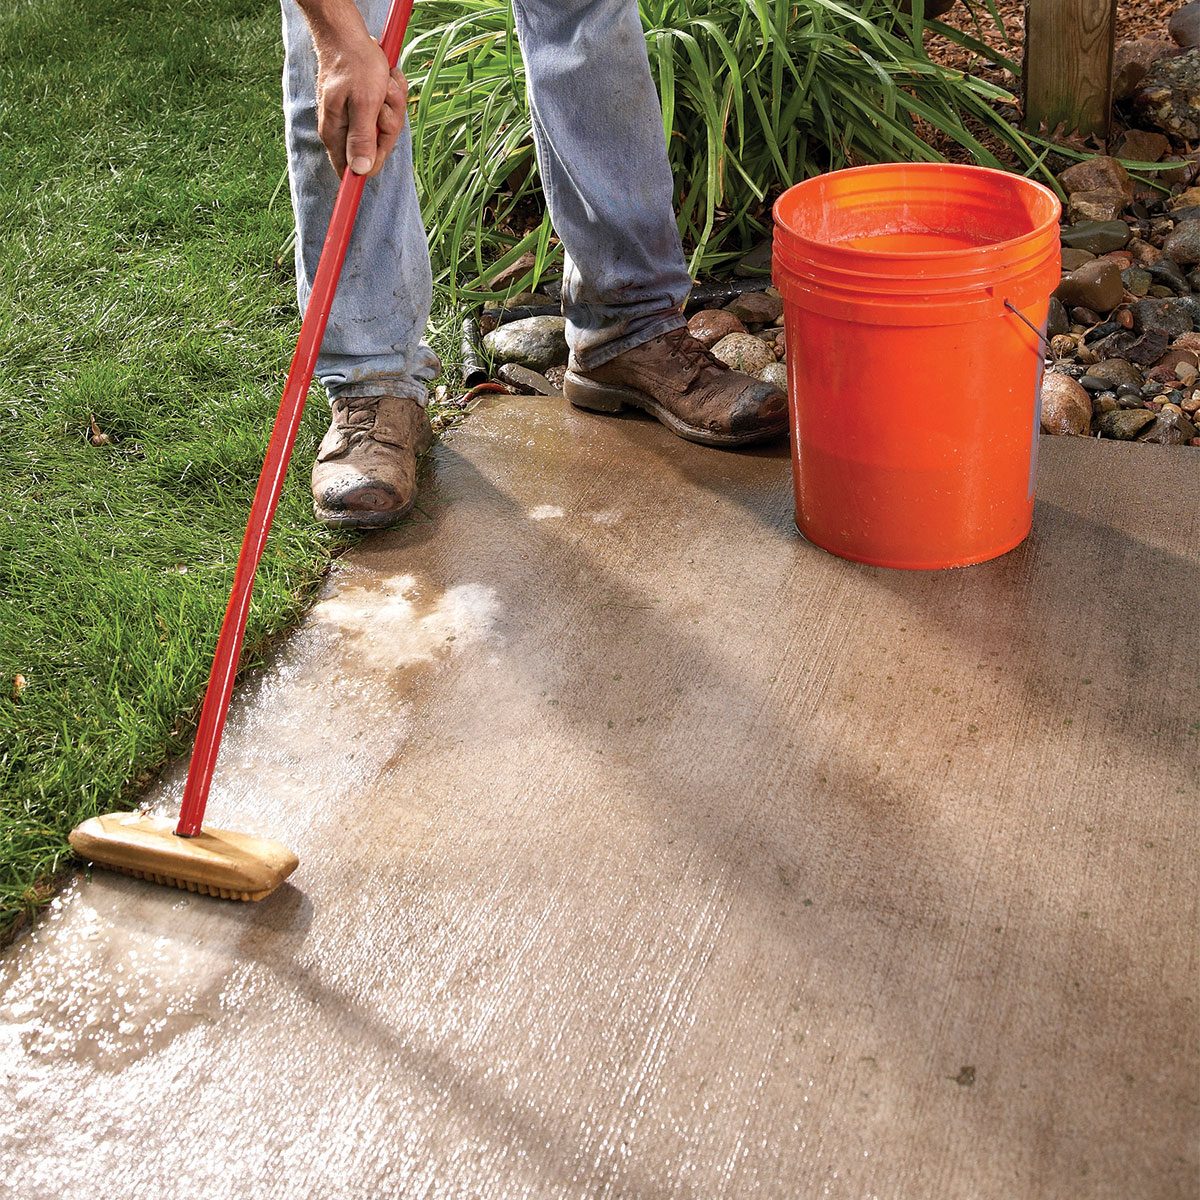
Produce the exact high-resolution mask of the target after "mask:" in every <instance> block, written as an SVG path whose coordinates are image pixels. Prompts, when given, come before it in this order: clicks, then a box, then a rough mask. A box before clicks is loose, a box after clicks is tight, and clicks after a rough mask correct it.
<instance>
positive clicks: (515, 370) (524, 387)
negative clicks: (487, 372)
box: [496, 363, 562, 396]
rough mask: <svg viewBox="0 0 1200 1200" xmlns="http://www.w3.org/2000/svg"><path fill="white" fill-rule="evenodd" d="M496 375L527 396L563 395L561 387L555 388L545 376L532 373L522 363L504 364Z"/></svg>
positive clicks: (536, 372)
mask: <svg viewBox="0 0 1200 1200" xmlns="http://www.w3.org/2000/svg"><path fill="white" fill-rule="evenodd" d="M547 369H549V368H547ZM496 374H497V375H498V376H499V377H500V378H501V379H502V380H503V381H504V382H505V383H507V384H510V385H511V386H513V387H515V388H516V389H517V390H518V391H521V392H525V393H527V394H529V393H537V394H538V395H539V396H560V395H562V388H561V387H555V385H554V384H552V383H551V382H550V380H549V379H547V378H546V377H545V375H543V374H541V373H540V372H538V371H531V370H530V369H529V368H528V367H523V366H521V365H520V363H504V364H503V365H502V366H501V367H500V369H499V370H498V371H497V372H496Z"/></svg>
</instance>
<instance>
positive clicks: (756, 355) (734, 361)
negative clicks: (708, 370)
mask: <svg viewBox="0 0 1200 1200" xmlns="http://www.w3.org/2000/svg"><path fill="white" fill-rule="evenodd" d="M712 352H713V354H714V355H715V356H716V357H717V358H718V359H720V360H721V362H723V363H724V364H725V365H726V366H727V367H732V368H733V369H734V370H735V371H744V372H745V373H746V374H747V375H757V374H758V372H759V371H761V370H762V369H763V367H765V366H767V365H768V364H770V363H773V362H774V361H775V355H774V354H772V353H771V351H770V350H769V349H768V348H767V346H766V345H765V344H764V343H763V342H762V341H761V339H759V338H756V337H755V336H754V335H753V334H752V333H730V334H727V335H726V336H725V337H723V338H722V339H721V340H720V341H719V342H718V343H717V344H716V345H715V346H714V347H713V348H712Z"/></svg>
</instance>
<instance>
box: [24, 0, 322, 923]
mask: <svg viewBox="0 0 1200 1200" xmlns="http://www.w3.org/2000/svg"><path fill="white" fill-rule="evenodd" d="M278 21H279V14H278V9H277V8H276V7H275V6H273V5H270V4H262V3H258V2H253V3H252V2H251V0H172V2H170V3H167V2H166V0H134V2H133V3H132V4H126V5H116V4H113V3H112V0H72V2H71V3H66V2H65V0H36V2H33V0H9V3H8V4H6V5H5V6H4V11H3V13H2V14H0V228H2V229H3V231H4V236H3V239H2V240H0V353H2V356H3V362H4V371H3V374H2V375H0V414H2V419H3V424H4V436H3V438H2V439H0V471H2V472H3V476H4V480H5V486H4V489H3V492H2V493H0V933H2V932H3V930H4V929H5V928H7V927H9V926H10V924H11V922H12V920H13V918H14V917H16V916H18V915H19V914H20V913H21V912H22V911H24V910H26V909H28V908H29V907H30V906H31V905H33V904H35V903H36V902H37V901H38V900H39V899H40V898H42V897H43V896H44V895H45V893H46V890H47V888H46V886H45V885H46V884H47V882H48V881H50V880H52V877H53V875H54V873H55V872H56V871H57V870H59V869H60V868H61V867H62V865H63V864H64V862H65V861H66V857H65V856H66V855H67V853H68V852H67V846H66V841H65V835H66V833H67V831H68V830H69V829H70V828H71V827H72V826H73V825H74V824H75V823H76V822H77V821H79V820H80V819H82V818H83V817H85V816H87V815H89V814H92V813H94V812H96V811H98V810H106V809H110V808H113V807H118V806H122V805H124V806H126V807H129V806H132V804H133V803H134V799H135V794H136V790H137V788H138V787H139V785H144V783H145V781H146V780H147V779H148V778H149V777H150V776H151V775H152V774H153V773H154V772H155V771H156V770H157V769H158V768H159V767H161V765H162V764H163V763H164V761H166V759H167V757H168V756H169V755H171V754H172V753H176V752H178V751H180V750H182V749H183V748H184V747H185V745H186V742H187V740H188V737H189V734H190V732H191V729H192V724H193V717H194V713H195V709H196V706H197V702H198V699H199V697H200V694H201V691H202V689H203V686H204V683H205V681H206V678H207V670H208V664H209V660H210V657H211V654H212V648H213V644H214V642H215V637H216V629H217V626H218V623H219V620H220V616H221V613H222V611H223V608H224V602H225V596H226V592H227V589H228V586H229V582H230V578H231V575H232V565H233V561H234V558H235V557H236V553H237V548H238V545H239V543H240V539H241V532H242V527H243V523H244V521H245V514H246V509H247V506H248V503H249V498H250V496H251V494H252V492H253V489H254V484H255V482H256V479H257V476H258V469H259V466H260V464H261V460H262V454H263V450H264V448H265V443H266V438H267V434H268V430H269V428H270V422H271V419H272V417H273V415H274V412H275V408H276V406H277V404H278V395H279V389H280V387H281V385H282V381H283V377H284V374H285V371H286V367H287V363H288V360H289V358H290V354H291V349H292V343H293V341H294V338H295V335H296V332H297V328H298V322H297V319H296V316H295V311H294V309H295V298H294V290H293V287H294V285H293V280H292V270H291V264H290V262H284V263H283V264H282V265H281V264H280V263H279V262H277V258H278V256H279V249H280V247H281V246H282V245H283V244H284V242H285V240H286V239H287V237H288V233H289V231H290V228H291V213H290V209H289V206H288V203H287V198H286V192H283V193H281V194H280V195H279V196H278V197H277V198H275V199H274V201H272V196H273V193H274V192H275V189H276V184H277V182H278V181H279V178H280V175H281V172H282V170H283V167H284V152H283V145H282V119H281V116H280V113H279V103H278V95H279V73H280V63H281V48H280V42H279V30H278ZM325 421H326V416H325V406H324V404H323V403H320V402H314V403H312V404H311V405H310V406H309V412H308V414H307V416H306V418H305V422H304V426H303V429H302V431H301V434H300V438H299V441H298V442H297V448H296V465H295V467H294V468H293V470H292V473H291V477H290V479H289V482H288V486H287V489H286V492H285V494H284V497H283V501H282V503H281V505H280V509H279V515H278V518H277V521H276V526H275V532H274V534H273V536H272V540H271V544H270V545H269V547H268V550H267V554H266V558H265V561H264V564H263V568H262V571H261V573H260V577H259V582H258V589H257V594H256V602H255V605H254V609H253V612H252V615H251V620H250V629H249V634H248V639H247V645H248V646H250V647H252V648H258V649H259V650H260V651H261V649H262V648H263V647H264V646H265V645H266V644H267V642H268V641H269V639H270V638H271V637H272V635H274V634H276V633H278V632H279V631H280V630H283V629H285V628H286V627H287V626H288V625H289V624H291V623H293V622H294V621H295V620H296V618H297V616H298V615H299V614H300V613H301V612H302V610H303V609H304V607H305V605H306V604H307V602H308V601H309V599H310V598H311V596H312V593H313V590H314V587H315V585H316V584H317V582H318V580H319V579H320V577H321V575H322V572H323V570H324V568H325V566H326V564H327V561H328V558H329V556H330V554H331V552H333V551H334V550H335V549H336V542H335V541H334V540H333V539H332V538H331V537H330V536H329V535H327V534H326V533H324V532H323V531H322V530H321V529H320V528H319V527H318V526H316V525H315V523H314V522H313V520H312V517H311V509H310V500H309V496H308V490H307V474H308V471H307V467H308V464H309V462H310V461H311V457H312V452H313V448H314V445H315V441H316V440H317V439H318V438H319V437H320V434H321V432H322V430H323V426H324V423H325ZM97 443H99V444H97Z"/></svg>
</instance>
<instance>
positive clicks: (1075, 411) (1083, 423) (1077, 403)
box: [1042, 372, 1092, 435]
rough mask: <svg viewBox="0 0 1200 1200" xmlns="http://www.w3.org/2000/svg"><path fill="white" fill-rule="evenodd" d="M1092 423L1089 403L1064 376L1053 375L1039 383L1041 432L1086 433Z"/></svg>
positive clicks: (1070, 380) (1084, 395) (1090, 404)
mask: <svg viewBox="0 0 1200 1200" xmlns="http://www.w3.org/2000/svg"><path fill="white" fill-rule="evenodd" d="M1091 424H1092V400H1091V397H1090V396H1089V395H1088V394H1087V392H1086V391H1084V389H1083V388H1082V387H1081V386H1080V385H1079V384H1078V383H1076V382H1075V380H1074V379H1071V378H1070V377H1069V376H1067V375H1059V374H1058V373H1057V372H1052V373H1051V374H1049V375H1047V376H1046V378H1045V379H1044V380H1043V382H1042V432H1043V433H1059V434H1076V435H1078V434H1083V433H1087V432H1088V430H1089V429H1090V428H1091Z"/></svg>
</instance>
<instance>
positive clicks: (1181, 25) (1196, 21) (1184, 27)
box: [1167, 0, 1200, 50]
mask: <svg viewBox="0 0 1200 1200" xmlns="http://www.w3.org/2000/svg"><path fill="white" fill-rule="evenodd" d="M1167 32H1168V33H1169V34H1170V35H1171V37H1173V38H1174V39H1175V43H1176V44H1177V45H1179V46H1182V47H1183V48H1184V49H1185V50H1195V49H1196V47H1197V46H1200V0H1192V2H1191V3H1190V4H1185V5H1184V6H1183V7H1182V8H1180V9H1176V11H1175V13H1174V14H1173V15H1172V17H1171V19H1170V21H1168V22H1167Z"/></svg>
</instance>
